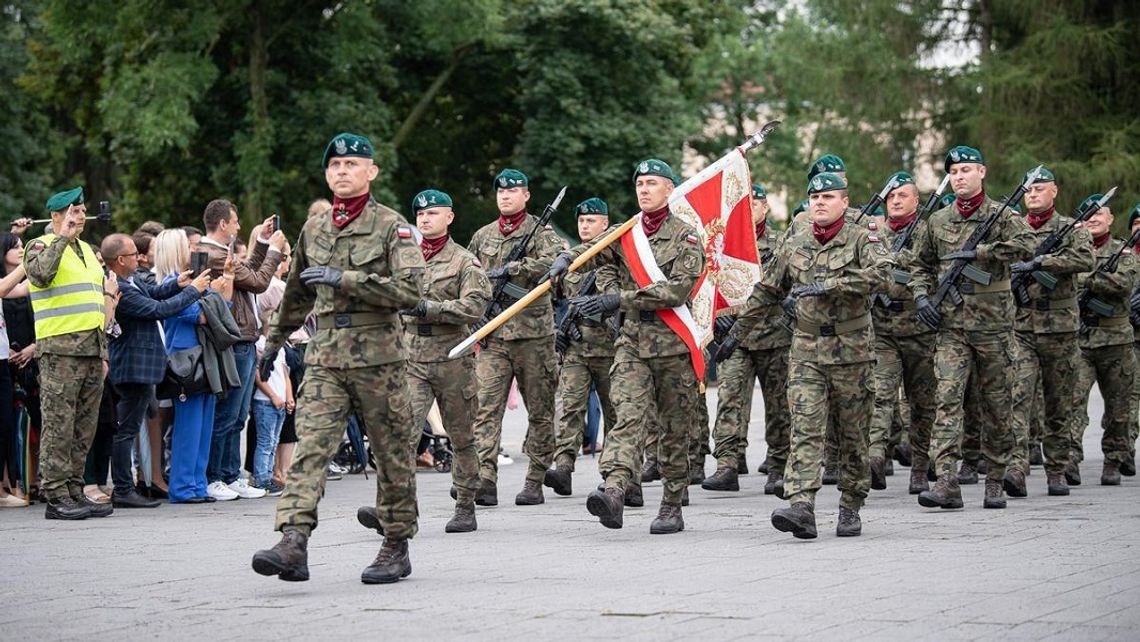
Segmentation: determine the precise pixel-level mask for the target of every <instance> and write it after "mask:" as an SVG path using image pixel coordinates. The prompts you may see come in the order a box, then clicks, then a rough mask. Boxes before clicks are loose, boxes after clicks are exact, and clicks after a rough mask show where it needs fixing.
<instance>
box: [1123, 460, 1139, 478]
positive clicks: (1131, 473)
mask: <svg viewBox="0 0 1140 642" xmlns="http://www.w3.org/2000/svg"><path fill="white" fill-rule="evenodd" d="M1120 474H1121V475H1124V476H1125V477H1135V476H1136V455H1129V456H1128V459H1125V460H1124V463H1122V464H1120Z"/></svg>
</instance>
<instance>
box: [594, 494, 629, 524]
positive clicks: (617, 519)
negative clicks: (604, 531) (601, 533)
mask: <svg viewBox="0 0 1140 642" xmlns="http://www.w3.org/2000/svg"><path fill="white" fill-rule="evenodd" d="M586 510H588V511H590V514H591V515H593V516H594V517H597V518H598V521H600V522H601V523H602V526H605V527H606V528H621V525H622V513H623V512H624V511H625V493H623V492H622V491H621V489H620V488H606V489H605V490H594V491H591V492H590V494H589V495H587V496H586Z"/></svg>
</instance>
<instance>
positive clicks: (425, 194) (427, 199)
mask: <svg viewBox="0 0 1140 642" xmlns="http://www.w3.org/2000/svg"><path fill="white" fill-rule="evenodd" d="M429 207H451V197H450V196H448V195H447V193H446V192H441V191H439V190H437V189H425V190H424V191H422V192H420V193H419V194H416V197H415V198H413V199H412V213H413V214H415V213H416V212H418V211H420V210H426V209H428V208H429Z"/></svg>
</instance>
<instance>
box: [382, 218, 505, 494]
mask: <svg viewBox="0 0 1140 642" xmlns="http://www.w3.org/2000/svg"><path fill="white" fill-rule="evenodd" d="M490 296H491V284H490V282H489V281H488V280H487V275H486V274H485V273H484V272H483V268H482V266H480V265H479V261H478V260H476V258H475V257H474V256H473V255H472V254H471V253H470V252H468V251H467V250H465V249H463V246H461V245H459V244H458V243H456V242H455V241H454V240H451V239H449V240H448V241H447V244H446V245H444V246H443V249H441V250H440V251H439V252H438V253H436V254H435V255H434V256H432V257H431V259H429V260H428V261H427V268H426V269H425V270H424V278H423V283H422V284H421V285H420V298H421V299H422V300H423V301H425V302H426V303H425V310H426V313H425V314H424V316H422V317H412V316H405V317H403V319H404V324H405V325H404V345H405V346H406V347H407V354H408V387H409V388H410V390H411V399H412V426H413V427H416V428H418V427H420V426H423V424H424V421H425V420H426V419H427V415H428V412H429V411H430V410H431V404H432V401H433V400H436V401H438V402H439V413H440V417H441V418H442V419H443V425H444V427H445V428H446V429H447V436H448V439H450V440H451V447H452V449H453V450H454V452H455V465H454V466H452V468H451V475H452V478H453V479H454V481H455V488H456V499H457V501H458V503H459V504H470V503H472V502H474V501H475V491H477V490H478V488H479V457H478V454H477V453H476V451H475V433H474V431H473V430H472V426H471V409H472V407H473V406H474V403H475V391H476V389H477V387H478V384H477V383H476V382H475V355H473V354H466V355H464V356H462V357H459V358H458V359H454V360H449V359H448V358H447V353H448V351H449V350H451V348H452V347H454V346H455V344H457V343H459V342H460V341H461V340H462V339H463V337H465V336H466V335H467V332H468V328H467V324H468V323H471V322H473V321H476V320H478V319H479V317H480V316H481V315H482V314H483V310H484V309H485V308H486V307H487V300H488V299H489V298H490ZM412 440H413V444H414V443H415V442H418V441H419V432H418V431H416V432H413V434H412Z"/></svg>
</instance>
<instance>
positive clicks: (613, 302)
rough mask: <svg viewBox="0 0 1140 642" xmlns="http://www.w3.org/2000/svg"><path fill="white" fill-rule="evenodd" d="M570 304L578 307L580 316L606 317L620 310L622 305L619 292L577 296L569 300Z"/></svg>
mask: <svg viewBox="0 0 1140 642" xmlns="http://www.w3.org/2000/svg"><path fill="white" fill-rule="evenodd" d="M568 302H569V303H570V305H572V306H574V307H576V308H578V316H580V317H601V318H603V319H604V318H606V317H608V316H610V315H611V314H613V313H614V312H617V311H618V307H619V306H620V305H621V296H619V295H617V294H597V295H594V296H576V297H573V298H571V299H569V301H568Z"/></svg>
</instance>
